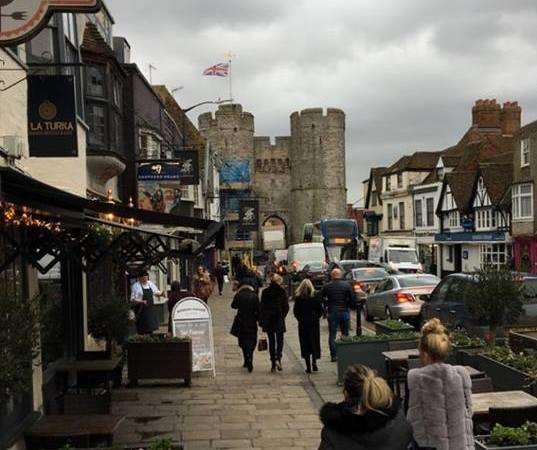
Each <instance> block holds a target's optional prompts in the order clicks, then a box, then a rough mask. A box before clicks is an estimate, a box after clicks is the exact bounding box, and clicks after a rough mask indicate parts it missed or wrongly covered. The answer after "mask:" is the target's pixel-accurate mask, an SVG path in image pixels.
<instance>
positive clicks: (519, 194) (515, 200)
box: [511, 183, 533, 220]
mask: <svg viewBox="0 0 537 450" xmlns="http://www.w3.org/2000/svg"><path fill="white" fill-rule="evenodd" d="M511 192H512V193H511V196H512V204H513V206H512V208H513V220H527V219H533V184H532V183H524V184H515V185H514V186H513V187H512V191H511Z"/></svg>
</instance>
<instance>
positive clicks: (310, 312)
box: [293, 278, 323, 373]
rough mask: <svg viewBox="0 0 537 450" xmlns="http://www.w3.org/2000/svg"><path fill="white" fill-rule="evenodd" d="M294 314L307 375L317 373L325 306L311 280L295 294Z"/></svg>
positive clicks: (304, 283)
mask: <svg viewBox="0 0 537 450" xmlns="http://www.w3.org/2000/svg"><path fill="white" fill-rule="evenodd" d="M293 314H294V315H295V317H296V320H298V338H299V340H300V353H301V355H302V358H304V360H305V361H306V373H311V370H312V369H313V371H314V372H317V371H318V370H319V369H318V367H317V360H318V359H320V358H321V329H320V326H319V321H320V319H321V317H322V315H323V306H322V304H321V300H320V298H319V296H318V295H316V292H315V288H314V287H313V284H312V283H311V281H310V280H309V279H307V278H306V279H305V280H303V281H302V283H300V285H299V286H298V288H297V290H296V292H295V306H294V308H293Z"/></svg>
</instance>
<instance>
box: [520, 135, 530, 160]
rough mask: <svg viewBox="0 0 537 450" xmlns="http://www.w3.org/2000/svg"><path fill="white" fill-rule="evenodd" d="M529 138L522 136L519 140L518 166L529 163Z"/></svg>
mask: <svg viewBox="0 0 537 450" xmlns="http://www.w3.org/2000/svg"><path fill="white" fill-rule="evenodd" d="M530 149H531V141H530V138H529V137H527V138H524V139H521V141H520V167H527V166H529V165H530Z"/></svg>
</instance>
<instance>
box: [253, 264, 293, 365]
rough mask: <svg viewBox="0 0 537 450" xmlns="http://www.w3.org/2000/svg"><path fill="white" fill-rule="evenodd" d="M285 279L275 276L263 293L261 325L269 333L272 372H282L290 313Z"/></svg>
mask: <svg viewBox="0 0 537 450" xmlns="http://www.w3.org/2000/svg"><path fill="white" fill-rule="evenodd" d="M282 284H283V279H282V277H280V276H279V275H276V274H273V275H272V277H271V279H270V284H269V285H268V287H267V288H265V289H264V290H263V292H262V293H261V309H260V314H259V325H261V328H263V331H264V332H265V333H267V337H268V344H269V354H270V361H271V363H272V367H271V372H276V370H278V371H281V370H282V354H283V335H284V333H285V331H286V328H285V318H286V317H287V314H288V313H289V300H288V298H287V291H286V290H285V289H284V288H283V287H282Z"/></svg>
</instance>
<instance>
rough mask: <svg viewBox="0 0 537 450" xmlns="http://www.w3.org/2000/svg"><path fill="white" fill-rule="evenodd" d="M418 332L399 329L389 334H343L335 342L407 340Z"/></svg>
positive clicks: (417, 336) (415, 337) (417, 334)
mask: <svg viewBox="0 0 537 450" xmlns="http://www.w3.org/2000/svg"><path fill="white" fill-rule="evenodd" d="M418 338H419V333H416V332H414V331H401V332H397V333H390V334H371V335H365V334H364V335H362V336H343V337H341V339H339V340H338V341H337V342H338V343H340V344H352V343H355V342H377V341H407V340H416V339H418Z"/></svg>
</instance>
